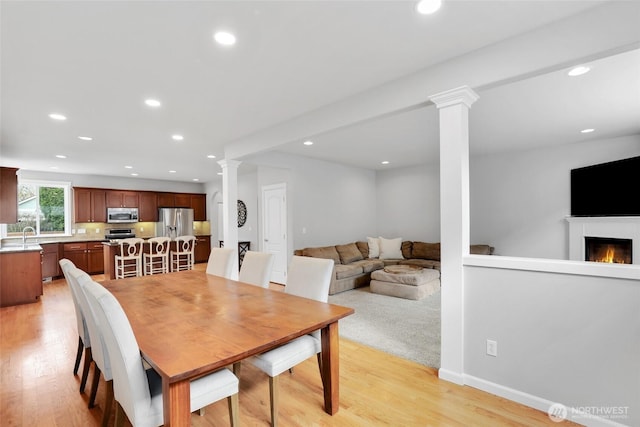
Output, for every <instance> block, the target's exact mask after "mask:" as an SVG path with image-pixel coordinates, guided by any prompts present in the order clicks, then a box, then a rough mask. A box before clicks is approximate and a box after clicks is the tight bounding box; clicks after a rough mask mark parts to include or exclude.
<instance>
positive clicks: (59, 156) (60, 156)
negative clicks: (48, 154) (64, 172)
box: [56, 154, 67, 159]
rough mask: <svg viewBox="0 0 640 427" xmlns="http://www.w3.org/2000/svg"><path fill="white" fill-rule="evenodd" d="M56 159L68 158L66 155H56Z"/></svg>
mask: <svg viewBox="0 0 640 427" xmlns="http://www.w3.org/2000/svg"><path fill="white" fill-rule="evenodd" d="M56 157H57V158H59V159H66V158H67V156H65V155H64V154H56Z"/></svg>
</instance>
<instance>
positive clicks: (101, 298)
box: [79, 277, 238, 427]
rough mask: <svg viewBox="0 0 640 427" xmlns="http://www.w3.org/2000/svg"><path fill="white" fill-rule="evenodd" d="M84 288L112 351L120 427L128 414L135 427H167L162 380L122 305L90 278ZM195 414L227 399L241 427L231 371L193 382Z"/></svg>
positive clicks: (82, 282) (231, 415)
mask: <svg viewBox="0 0 640 427" xmlns="http://www.w3.org/2000/svg"><path fill="white" fill-rule="evenodd" d="M79 282H80V286H81V288H82V290H83V291H84V293H85V295H86V296H87V300H88V301H89V305H90V306H91V308H92V310H93V313H94V314H95V315H96V318H97V320H98V324H99V325H100V328H101V331H102V336H103V337H104V341H105V344H106V347H107V351H108V352H109V359H110V361H111V371H112V373H113V390H114V395H115V400H116V402H117V403H118V405H117V407H116V423H115V424H116V425H122V422H123V419H122V417H123V416H124V415H126V416H127V417H128V418H129V421H130V422H131V424H132V425H133V426H134V427H156V426H160V425H162V424H164V414H163V399H162V379H161V378H160V375H159V374H158V373H157V372H156V371H154V370H153V369H149V370H147V371H145V369H144V367H143V364H142V356H141V355H140V348H139V347H138V341H137V340H136V337H135V335H134V334H133V329H132V328H131V324H130V323H129V319H128V318H127V315H126V314H125V312H124V310H123V309H122V306H121V305H120V303H119V302H118V300H117V299H116V298H115V297H114V296H113V294H112V293H111V292H109V291H108V290H107V289H105V288H104V287H103V286H101V285H100V284H98V283H96V282H94V281H93V280H91V278H88V277H81V278H80V280H79ZM190 385H191V392H190V395H191V411H195V410H197V409H199V408H203V407H204V406H207V405H210V404H211V403H213V402H216V401H218V400H220V399H223V398H225V397H226V398H227V400H228V404H229V418H230V419H231V425H232V426H236V425H238V378H237V377H236V376H235V375H233V374H232V373H231V371H229V370H228V369H221V370H220V371H217V372H214V373H212V374H209V375H206V376H204V377H201V378H198V379H197V380H195V381H192V382H191V384H190Z"/></svg>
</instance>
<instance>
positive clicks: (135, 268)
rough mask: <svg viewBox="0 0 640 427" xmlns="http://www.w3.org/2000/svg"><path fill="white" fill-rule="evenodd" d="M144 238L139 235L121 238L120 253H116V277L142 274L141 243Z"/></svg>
mask: <svg viewBox="0 0 640 427" xmlns="http://www.w3.org/2000/svg"><path fill="white" fill-rule="evenodd" d="M143 243H144V240H142V239H140V238H139V237H133V238H130V239H122V240H121V241H120V254H118V255H116V256H115V257H114V258H115V264H116V279H124V278H125V277H135V276H142V245H143Z"/></svg>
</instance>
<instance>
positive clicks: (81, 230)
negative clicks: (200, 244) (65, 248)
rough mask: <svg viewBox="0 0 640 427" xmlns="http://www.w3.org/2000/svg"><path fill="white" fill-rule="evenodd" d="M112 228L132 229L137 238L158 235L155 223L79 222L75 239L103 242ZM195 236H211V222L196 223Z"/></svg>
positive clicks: (194, 227) (75, 231)
mask: <svg viewBox="0 0 640 427" xmlns="http://www.w3.org/2000/svg"><path fill="white" fill-rule="evenodd" d="M111 228H131V229H132V230H133V232H134V233H135V235H136V237H142V238H144V239H146V238H149V237H154V236H155V235H156V223H155V222H136V223H134V224H107V223H102V222H87V223H84V222H78V223H75V224H74V225H73V230H74V237H76V238H81V239H83V240H84V239H86V240H93V239H95V240H102V239H104V235H105V234H107V230H108V229H111ZM193 234H194V235H209V234H211V225H210V224H209V221H194V222H193Z"/></svg>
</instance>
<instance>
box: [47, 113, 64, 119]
mask: <svg viewBox="0 0 640 427" xmlns="http://www.w3.org/2000/svg"><path fill="white" fill-rule="evenodd" d="M49 117H51V118H52V119H53V120H67V118H66V117H65V116H63V115H62V114H58V113H51V114H49Z"/></svg>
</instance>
